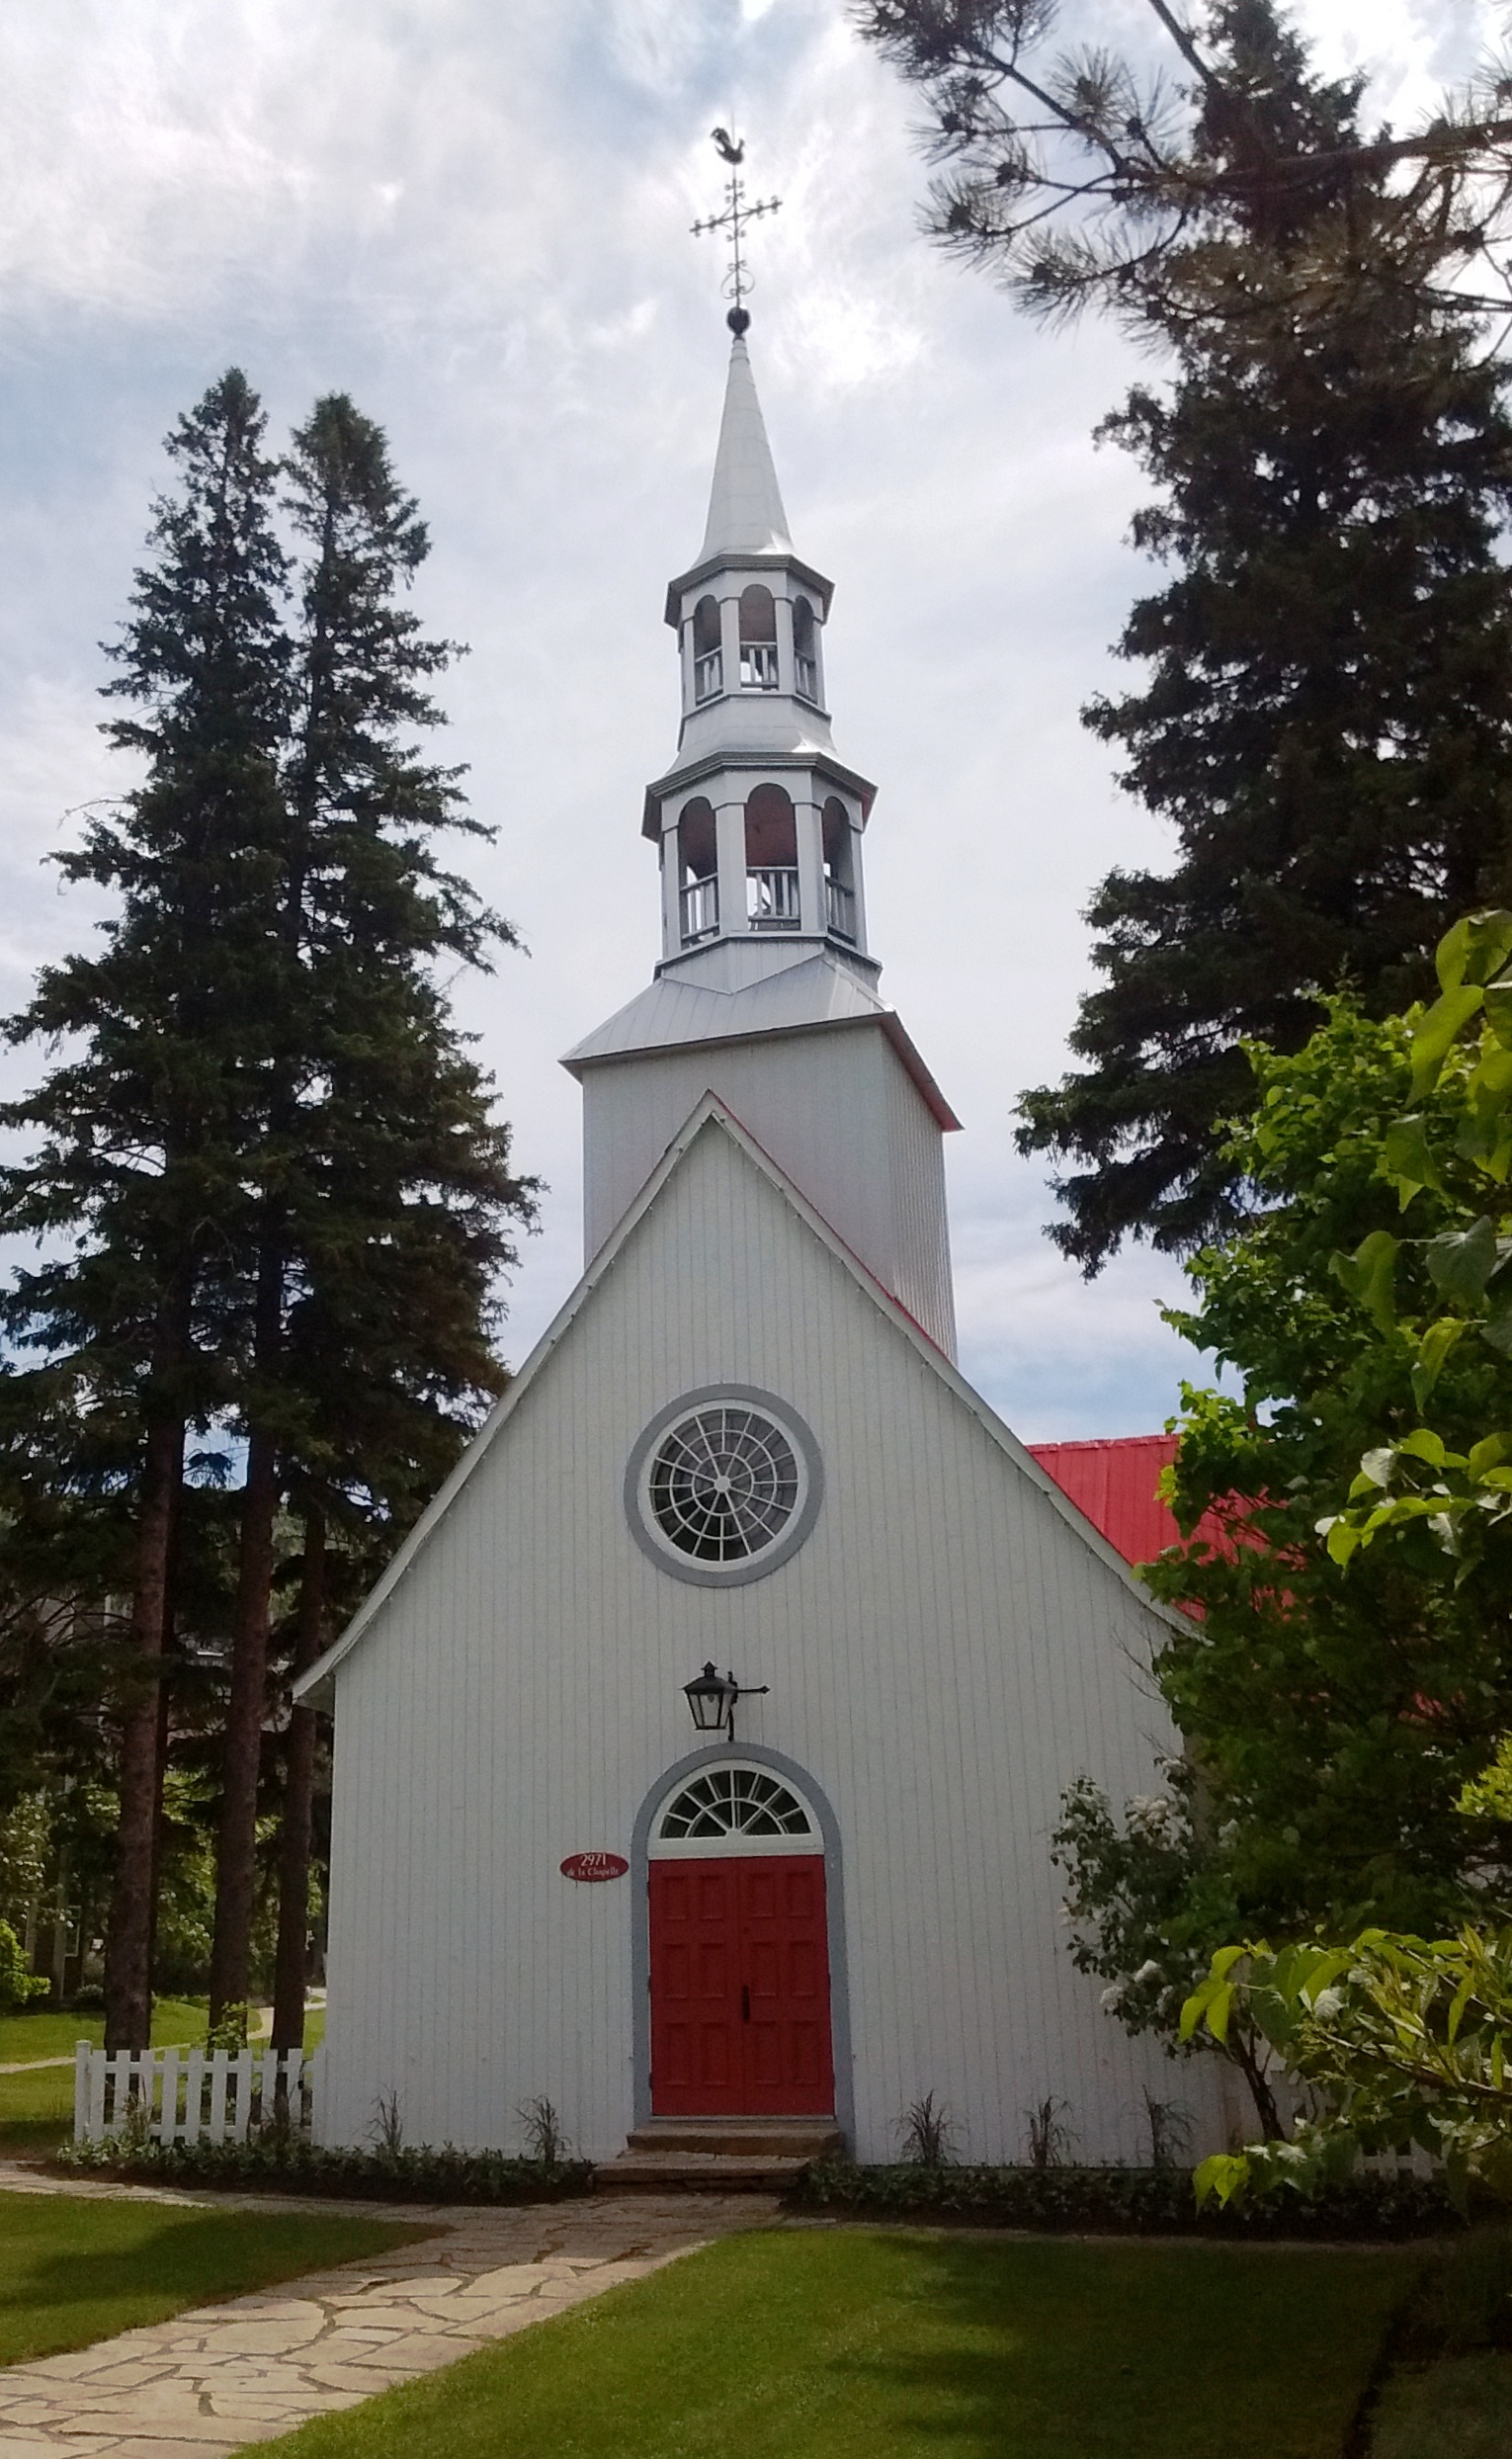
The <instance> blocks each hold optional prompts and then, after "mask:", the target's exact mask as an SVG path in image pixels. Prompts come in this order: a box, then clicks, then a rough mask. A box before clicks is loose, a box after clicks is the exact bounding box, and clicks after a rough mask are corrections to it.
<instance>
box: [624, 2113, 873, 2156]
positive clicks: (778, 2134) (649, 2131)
mask: <svg viewBox="0 0 1512 2459" xmlns="http://www.w3.org/2000/svg"><path fill="white" fill-rule="evenodd" d="M627 2141H628V2144H629V2148H630V2151H631V2152H632V2153H636V2154H639V2153H654V2154H656V2155H657V2156H658V2158H665V2157H667V2156H669V2155H681V2154H684V2153H690V2152H692V2153H713V2154H717V2155H720V2156H722V2157H726V2158H730V2159H736V2160H749V2159H751V2158H753V2157H755V2156H758V2155H759V2156H761V2157H762V2158H766V2159H778V2160H788V2161H799V2162H801V2161H821V2160H825V2159H828V2158H829V2157H830V2156H831V2155H833V2154H834V2153H836V2152H839V2151H841V2150H843V2148H844V2137H843V2136H842V2135H841V2132H840V2129H839V2127H838V2126H837V2125H836V2124H835V2121H834V2119H833V2118H832V2117H653V2118H651V2119H650V2120H649V2121H648V2122H647V2124H645V2125H644V2126H636V2127H633V2128H632V2129H631V2131H630V2135H629V2137H628V2138H627Z"/></svg>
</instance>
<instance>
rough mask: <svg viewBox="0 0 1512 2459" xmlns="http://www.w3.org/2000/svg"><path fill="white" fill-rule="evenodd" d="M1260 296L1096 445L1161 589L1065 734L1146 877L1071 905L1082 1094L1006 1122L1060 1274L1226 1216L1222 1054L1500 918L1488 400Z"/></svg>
mask: <svg viewBox="0 0 1512 2459" xmlns="http://www.w3.org/2000/svg"><path fill="white" fill-rule="evenodd" d="M1263 276H1264V268H1263V266H1257V270H1256V279H1255V281H1254V284H1253V291H1252V296H1253V303H1254V315H1253V318H1252V320H1251V321H1250V322H1248V323H1246V324H1244V325H1242V326H1239V325H1233V324H1230V323H1227V322H1219V323H1217V324H1215V325H1214V326H1213V327H1212V328H1210V329H1208V330H1207V331H1198V330H1195V329H1194V330H1190V331H1189V332H1188V333H1187V334H1186V335H1185V336H1184V337H1183V341H1182V345H1181V370H1180V374H1179V377H1178V380H1177V382H1176V384H1175V386H1174V389H1173V390H1172V392H1171V393H1170V394H1169V395H1162V394H1159V393H1156V392H1155V391H1153V390H1152V389H1150V388H1149V387H1147V386H1140V387H1139V388H1137V389H1136V390H1135V391H1134V393H1133V394H1132V396H1131V398H1130V400H1129V402H1128V405H1127V406H1126V408H1125V409H1124V410H1123V411H1121V412H1120V413H1119V414H1118V416H1116V417H1115V418H1113V419H1111V420H1109V421H1108V423H1107V425H1106V427H1105V429H1104V430H1103V432H1104V434H1105V435H1108V436H1111V437H1112V438H1113V439H1114V440H1116V441H1117V442H1119V443H1122V444H1124V445H1126V446H1127V447H1129V449H1131V450H1132V451H1133V452H1134V453H1135V454H1136V456H1137V457H1138V460H1139V462H1140V464H1141V466H1142V467H1143V468H1144V470H1145V471H1146V472H1147V473H1148V475H1149V476H1150V477H1151V478H1153V479H1154V480H1155V481H1156V483H1157V484H1158V486H1159V488H1160V490H1161V495H1160V500H1158V501H1157V502H1156V503H1155V504H1154V505H1153V506H1151V507H1150V508H1149V509H1147V510H1145V511H1144V512H1141V513H1140V514H1139V516H1138V518H1137V520H1136V522H1135V525H1134V538H1135V542H1136V544H1137V545H1138V546H1140V547H1141V548H1142V549H1143V550H1144V551H1146V552H1147V553H1149V554H1151V555H1152V556H1155V557H1157V558H1159V559H1161V560H1163V561H1165V562H1166V563H1167V564H1168V566H1169V567H1170V569H1171V577H1170V579H1169V581H1168V583H1167V585H1166V586H1165V587H1164V588H1163V589H1161V590H1160V591H1158V592H1157V593H1156V594H1155V595H1153V596H1150V597H1147V598H1144V599H1142V600H1140V601H1139V603H1138V604H1136V606H1135V607H1134V612H1133V614H1132V616H1131V618H1130V621H1129V624H1128V627H1127V628H1126V630H1125V633H1124V636H1123V638H1122V640H1121V642H1120V653H1121V655H1123V656H1124V657H1126V658H1129V659H1131V660H1134V661H1135V662H1137V663H1140V664H1142V665H1144V666H1145V667H1146V669H1147V680H1146V681H1145V683H1144V685H1143V687H1142V688H1141V689H1139V690H1137V691H1134V692H1132V693H1130V694H1128V695H1126V696H1124V697H1122V698H1117V699H1114V698H1104V699H1100V700H1097V701H1094V702H1093V703H1092V704H1091V706H1090V708H1089V709H1088V710H1087V711H1086V713H1085V715H1086V722H1087V723H1088V724H1089V725H1090V726H1091V727H1092V729H1093V731H1094V732H1096V733H1097V734H1099V735H1100V736H1101V737H1102V738H1103V740H1104V741H1107V742H1111V743H1113V744H1115V745H1116V746H1117V748H1118V749H1119V750H1120V752H1121V753H1122V754H1123V755H1124V761H1123V767H1122V772H1121V775H1122V782H1123V784H1124V785H1125V786H1126V787H1127V789H1128V790H1129V792H1130V793H1131V794H1132V795H1133V796H1134V798H1135V799H1136V800H1137V801H1138V802H1139V803H1140V804H1142V805H1143V806H1144V807H1145V808H1146V809H1147V810H1150V811H1153V812H1155V813H1156V814H1157V815H1158V816H1159V817H1161V818H1162V819H1165V820H1168V821H1169V822H1171V823H1172V825H1173V827H1174V830H1175V835H1176V844H1177V858H1176V862H1175V865H1174V867H1173V868H1172V869H1171V870H1169V871H1149V870H1139V871H1126V870H1116V871H1114V872H1113V873H1111V874H1110V876H1109V877H1108V878H1107V879H1106V880H1104V881H1103V883H1102V885H1101V886H1100V888H1099V889H1098V890H1097V891H1096V893H1095V895H1094V897H1093V899H1092V903H1091V905H1090V907H1089V909H1088V919H1089V920H1090V922H1091V923H1092V925H1093V927H1094V930H1095V931H1096V932H1097V934H1098V937H1097V940H1096V944H1095V946H1094V950H1093V959H1094V963H1095V964H1096V966H1097V968H1098V970H1099V972H1100V973H1101V975H1103V976H1104V979H1103V981H1102V983H1101V984H1100V985H1099V986H1098V987H1097V988H1096V989H1095V990H1093V991H1092V992H1090V993H1089V994H1088V995H1087V996H1086V997H1085V998H1084V999H1083V1000H1082V1003H1081V1008H1080V1012H1079V1014H1078V1017H1077V1021H1076V1024H1075V1026H1074V1027H1073V1029H1072V1033H1071V1037H1070V1040H1071V1048H1072V1050H1073V1051H1074V1052H1075V1053H1076V1054H1077V1056H1078V1057H1079V1058H1081V1059H1083V1060H1086V1061H1088V1062H1089V1063H1088V1064H1087V1065H1086V1066H1085V1067H1084V1068H1083V1069H1080V1070H1077V1071H1075V1072H1073V1073H1071V1074H1068V1075H1067V1076H1066V1077H1065V1078H1064V1079H1063V1080H1062V1081H1061V1082H1060V1083H1059V1084H1058V1085H1054V1086H1049V1087H1045V1088H1042V1089H1040V1090H1038V1091H1034V1092H1031V1093H1029V1094H1027V1095H1026V1096H1025V1098H1024V1103H1023V1114H1024V1121H1025V1124H1024V1126H1023V1128H1022V1130H1021V1131H1020V1135H1019V1143H1020V1146H1021V1149H1023V1150H1024V1151H1026V1152H1031V1153H1048V1154H1050V1156H1051V1157H1052V1159H1053V1161H1054V1162H1055V1163H1056V1164H1058V1167H1059V1174H1058V1176H1057V1177H1056V1179H1055V1181H1054V1184H1055V1188H1056V1192H1057V1193H1058V1194H1059V1195H1060V1197H1061V1198H1062V1200H1063V1202H1064V1204H1065V1206H1066V1208H1067V1212H1068V1214H1069V1219H1068V1220H1066V1221H1064V1222H1062V1223H1058V1224H1057V1225H1056V1226H1055V1227H1054V1229H1053V1230H1052V1235H1053V1236H1054V1238H1055V1239H1056V1241H1057V1243H1058V1244H1059V1245H1060V1246H1061V1248H1062V1249H1063V1251H1064V1252H1065V1253H1067V1254H1069V1255H1071V1256H1074V1257H1075V1258H1076V1260H1077V1261H1078V1262H1080V1263H1081V1264H1083V1265H1084V1266H1085V1267H1086V1268H1087V1269H1089V1270H1095V1269H1096V1268H1097V1267H1098V1266H1099V1265H1100V1264H1101V1263H1103V1262H1104V1261H1105V1260H1106V1258H1107V1257H1108V1256H1109V1255H1110V1254H1111V1253H1112V1252H1113V1250H1114V1249H1115V1248H1116V1247H1117V1245H1118V1244H1119V1242H1120V1241H1121V1239H1123V1238H1124V1237H1125V1236H1127V1235H1130V1234H1134V1235H1135V1236H1143V1237H1147V1238H1149V1239H1150V1240H1151V1241H1152V1242H1153V1243H1154V1244H1155V1245H1156V1246H1159V1247H1163V1248H1166V1249H1174V1250H1176V1251H1186V1250H1190V1249H1191V1248H1192V1247H1193V1246H1195V1245H1197V1244H1199V1243H1201V1241H1202V1240H1203V1239H1204V1238H1206V1237H1209V1236H1211V1235H1212V1234H1214V1233H1215V1231H1217V1230H1220V1229H1221V1228H1222V1227H1223V1225H1224V1224H1225V1222H1226V1221H1228V1220H1229V1219H1230V1218H1232V1217H1233V1215H1234V1213H1235V1211H1236V1209H1239V1208H1241V1207H1242V1205H1243V1204H1244V1202H1245V1201H1246V1193H1245V1190H1244V1188H1243V1186H1242V1184H1241V1183H1240V1181H1239V1179H1238V1177H1237V1175H1236V1170H1235V1165H1234V1162H1233V1158H1232V1155H1231V1153H1227V1152H1225V1148H1224V1145H1223V1139H1222V1135H1221V1122H1222V1121H1223V1120H1224V1119H1225V1118H1226V1117H1228V1116H1229V1115H1230V1114H1232V1113H1234V1112H1236V1111H1239V1110H1242V1109H1243V1108H1245V1107H1246V1106H1247V1104H1248V1103H1249V1101H1250V1100H1251V1098H1252V1081H1251V1078H1250V1074H1249V1069H1248V1066H1247V1063H1246V1061H1245V1059H1244V1056H1243V1052H1242V1049H1241V1043H1242V1042H1243V1041H1244V1040H1245V1039H1250V1038H1253V1039H1257V1040H1262V1041H1264V1042H1266V1043H1267V1044H1268V1045H1269V1046H1270V1047H1272V1048H1273V1049H1276V1050H1282V1051H1291V1050H1297V1049H1300V1048H1301V1046H1302V1043H1303V1042H1305V1041H1306V1039H1307V1038H1308V1036H1309V1034H1310V1033H1311V1032H1312V1031H1313V1030H1314V1028H1315V1027H1316V1025H1317V1023H1318V1022H1319V1019H1320V1016H1321V1013H1322V1009H1321V1005H1320V994H1321V993H1326V992H1328V991H1330V990H1332V989H1333V988H1335V987H1336V986H1338V985H1339V984H1341V983H1346V982H1347V983H1348V984H1349V985H1351V986H1352V988H1353V989H1354V990H1355V992H1356V993H1357V995H1358V996H1359V997H1360V998H1361V999H1362V1000H1363V1001H1364V1003H1365V1004H1366V1006H1367V1007H1368V1008H1369V1009H1370V1010H1371V1011H1372V1012H1373V1013H1375V1014H1378V1015H1380V1014H1386V1013H1388V1012H1389V1011H1390V1010H1391V1009H1393V1008H1395V1007H1399V1006H1400V1005H1402V1004H1403V1003H1404V1002H1405V1001H1406V1000H1407V999H1409V998H1411V997H1413V996H1414V995H1416V993H1417V992H1418V991H1420V990H1422V989H1424V988H1426V987H1427V986H1428V984H1429V983H1430V982H1431V980H1432V951H1433V948H1434V946H1435V944H1436V942H1437V940H1438V939H1439V937H1440V936H1441V935H1442V933H1443V931H1444V930H1445V929H1446V928H1447V927H1448V925H1449V922H1450V921H1451V920H1452V919H1453V918H1454V916H1455V915H1456V914H1457V913H1459V912H1461V911H1463V910H1465V909H1466V908H1467V907H1468V906H1470V905H1472V904H1474V903H1476V902H1477V901H1480V900H1481V899H1489V900H1490V901H1492V902H1505V901H1506V900H1507V896H1508V893H1509V890H1512V572H1509V569H1508V565H1507V562H1506V560H1505V555H1504V551H1503V534H1504V530H1505V525H1506V522H1507V518H1508V514H1509V511H1512V415H1509V408H1508V399H1507V385H1508V375H1507V370H1506V369H1505V367H1504V366H1502V365H1500V364H1499V363H1497V362H1495V361H1491V360H1487V359H1486V358H1485V357H1484V356H1483V355H1482V354H1481V353H1480V351H1479V349H1478V347H1477V342H1476V336H1475V332H1474V329H1473V325H1472V321H1471V319H1470V317H1468V316H1464V315H1461V314H1458V313H1456V312H1455V311H1453V310H1451V309H1449V308H1447V307H1437V306H1428V305H1424V304H1423V303H1422V302H1421V301H1420V300H1416V299H1414V298H1413V297H1411V296H1410V295H1408V294H1404V293H1402V292H1400V291H1396V290H1393V289H1392V288H1391V287H1389V286H1386V285H1377V284H1373V283H1371V282H1369V281H1367V280H1362V282H1361V284H1360V286H1359V288H1358V290H1357V292H1356V293H1355V295H1354V296H1353V297H1350V298H1347V299H1346V298H1344V297H1340V298H1339V299H1338V300H1337V301H1336V302H1335V304H1334V306H1333V309H1332V310H1331V312H1330V313H1329V315H1328V316H1327V318H1326V319H1320V320H1319V321H1317V322H1315V323H1313V324H1312V325H1310V326H1307V327H1300V326H1299V324H1298V322H1297V319H1296V318H1295V317H1294V316H1293V315H1292V313H1291V312H1290V309H1289V307H1288V306H1287V304H1286V303H1285V301H1284V300H1283V299H1279V298H1277V297H1273V296H1272V295H1269V294H1268V293H1267V291H1266V289H1265V287H1264V279H1263Z"/></svg>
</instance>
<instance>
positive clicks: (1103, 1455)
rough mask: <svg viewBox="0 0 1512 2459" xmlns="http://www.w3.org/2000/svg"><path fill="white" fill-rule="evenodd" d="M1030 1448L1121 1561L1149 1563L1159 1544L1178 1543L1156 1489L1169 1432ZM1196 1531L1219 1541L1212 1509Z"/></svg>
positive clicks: (1170, 1455) (1169, 1449)
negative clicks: (1121, 1558)
mask: <svg viewBox="0 0 1512 2459" xmlns="http://www.w3.org/2000/svg"><path fill="white" fill-rule="evenodd" d="M1029 1449H1030V1451H1031V1452H1032V1453H1033V1454H1034V1457H1035V1458H1036V1460H1038V1462H1039V1463H1040V1466H1041V1468H1042V1469H1048V1470H1049V1471H1050V1476H1051V1477H1052V1478H1053V1479H1054V1481H1055V1484H1057V1485H1058V1486H1059V1487H1060V1489H1061V1491H1062V1493H1066V1494H1069V1496H1070V1498H1071V1500H1072V1502H1073V1503H1075V1505H1076V1507H1077V1509H1078V1510H1079V1511H1084V1512H1085V1513H1086V1515H1087V1517H1088V1519H1089V1520H1090V1521H1091V1522H1092V1525H1093V1527H1094V1528H1097V1529H1100V1530H1101V1531H1102V1533H1103V1535H1104V1536H1105V1537H1106V1538H1107V1540H1108V1543H1109V1544H1110V1546H1116V1547H1117V1549H1118V1551H1119V1553H1120V1554H1121V1555H1122V1556H1123V1557H1124V1560H1125V1562H1126V1563H1150V1562H1153V1561H1154V1558H1155V1556H1156V1555H1157V1554H1159V1553H1160V1552H1161V1550H1162V1548H1164V1547H1166V1546H1175V1545H1179V1544H1180V1543H1181V1531H1180V1529H1179V1528H1178V1527H1177V1525H1176V1518H1175V1514H1174V1513H1173V1512H1172V1511H1170V1510H1169V1509H1168V1508H1167V1506H1166V1505H1165V1504H1164V1503H1163V1502H1161V1501H1160V1500H1159V1498H1158V1497H1157V1495H1156V1492H1155V1484H1156V1481H1157V1480H1158V1478H1159V1476H1160V1472H1161V1470H1162V1469H1166V1468H1168V1467H1169V1466H1170V1464H1171V1462H1172V1461H1173V1460H1174V1459H1175V1457H1176V1437H1175V1435H1174V1434H1127V1435H1120V1436H1117V1437H1114V1438H1112V1439H1109V1440H1105V1441H1097V1442H1090V1443H1031V1444H1030V1446H1029ZM1195 1534H1196V1535H1198V1536H1200V1537H1206V1538H1208V1539H1209V1540H1210V1542H1213V1543H1216V1544H1220V1543H1222V1542H1223V1535H1222V1531H1221V1530H1220V1528H1219V1527H1218V1523H1217V1521H1215V1520H1214V1519H1213V1517H1212V1515H1211V1513H1204V1515H1203V1518H1202V1519H1201V1520H1200V1521H1199V1522H1198V1525H1197V1529H1196V1531H1195Z"/></svg>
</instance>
